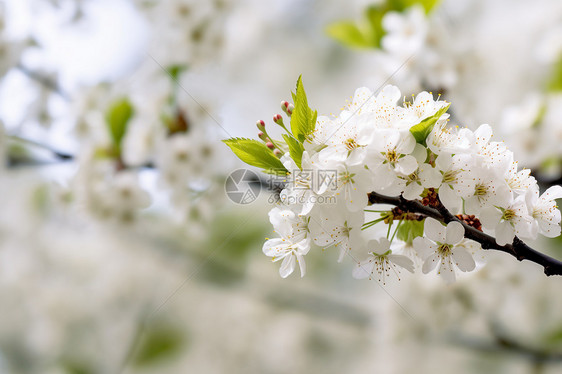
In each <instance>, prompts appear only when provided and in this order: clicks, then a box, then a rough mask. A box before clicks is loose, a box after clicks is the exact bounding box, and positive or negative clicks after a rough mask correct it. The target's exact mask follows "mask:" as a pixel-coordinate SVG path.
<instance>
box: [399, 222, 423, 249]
mask: <svg viewBox="0 0 562 374" xmlns="http://www.w3.org/2000/svg"><path fill="white" fill-rule="evenodd" d="M418 236H423V221H409V220H403V221H402V224H401V225H400V227H399V228H398V233H397V237H398V239H400V240H402V241H403V242H405V243H407V244H412V243H413V242H414V239H415V238H417V237H418Z"/></svg>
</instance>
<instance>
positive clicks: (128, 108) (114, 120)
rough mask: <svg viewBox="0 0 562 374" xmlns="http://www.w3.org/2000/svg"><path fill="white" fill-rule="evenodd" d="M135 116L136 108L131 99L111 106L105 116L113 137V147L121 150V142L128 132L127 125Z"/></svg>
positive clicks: (121, 100) (124, 99)
mask: <svg viewBox="0 0 562 374" xmlns="http://www.w3.org/2000/svg"><path fill="white" fill-rule="evenodd" d="M133 114H134V108H133V105H132V104H131V102H130V101H129V99H127V98H123V99H120V100H117V101H115V102H113V103H112V104H111V106H110V107H109V109H108V110H107V112H106V115H105V121H106V123H107V127H108V129H109V134H110V135H111V140H112V141H113V145H114V146H115V147H116V148H117V149H120V148H121V141H122V140H123V137H124V136H125V133H126V132H127V124H128V123H129V120H130V119H131V117H132V116H133Z"/></svg>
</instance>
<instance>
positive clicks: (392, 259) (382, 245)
mask: <svg viewBox="0 0 562 374" xmlns="http://www.w3.org/2000/svg"><path fill="white" fill-rule="evenodd" d="M367 248H368V250H369V257H368V258H367V259H365V260H363V261H361V262H359V263H358V264H357V266H356V267H355V268H354V269H353V278H356V279H364V278H369V280H370V279H372V278H373V277H376V278H377V279H378V281H379V282H382V284H383V285H385V284H386V279H387V278H388V277H389V276H392V273H394V274H395V275H396V277H397V278H398V280H400V269H399V268H403V269H406V270H407V271H409V272H410V273H413V272H414V262H413V261H412V260H411V259H410V258H408V257H407V256H404V255H398V254H393V253H392V250H391V249H390V241H389V240H388V239H387V238H381V239H380V240H370V241H369V242H368V243H367Z"/></svg>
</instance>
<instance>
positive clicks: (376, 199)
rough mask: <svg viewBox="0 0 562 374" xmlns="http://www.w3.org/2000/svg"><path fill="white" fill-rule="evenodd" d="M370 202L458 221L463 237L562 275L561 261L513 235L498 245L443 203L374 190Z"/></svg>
mask: <svg viewBox="0 0 562 374" xmlns="http://www.w3.org/2000/svg"><path fill="white" fill-rule="evenodd" d="M369 203H370V204H389V205H394V206H396V207H398V208H400V209H401V210H402V211H404V212H409V213H418V214H422V215H424V216H426V217H431V218H435V219H436V220H438V221H441V222H443V223H450V222H460V223H461V224H462V225H463V226H464V229H465V234H464V235H465V237H466V238H468V239H472V240H474V241H476V242H478V243H480V245H481V246H482V248H484V249H495V250H498V251H502V252H505V253H509V254H510V255H512V256H514V257H515V258H517V259H518V260H519V261H523V260H528V261H532V262H535V263H537V264H539V265H541V266H543V267H544V273H545V274H546V275H562V261H559V260H557V259H555V258H552V257H549V256H547V255H545V254H543V253H541V252H538V251H536V250H535V249H533V248H531V247H529V246H528V245H527V244H525V243H524V242H523V241H522V240H521V239H519V238H517V237H515V238H514V241H513V244H506V245H499V244H498V243H497V242H496V239H495V238H494V237H492V236H490V235H487V234H485V233H484V232H482V231H480V230H478V229H476V228H474V227H472V226H470V225H468V224H467V223H466V222H464V221H462V220H460V219H459V218H458V217H456V216H454V215H453V214H452V213H451V212H449V210H448V209H447V208H445V206H443V204H441V203H440V202H439V205H438V206H437V208H432V207H430V206H425V205H423V204H422V203H421V202H419V201H417V200H406V199H404V197H402V196H398V197H392V196H385V195H381V194H379V193H376V192H371V193H369Z"/></svg>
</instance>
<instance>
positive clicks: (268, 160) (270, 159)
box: [223, 138, 287, 175]
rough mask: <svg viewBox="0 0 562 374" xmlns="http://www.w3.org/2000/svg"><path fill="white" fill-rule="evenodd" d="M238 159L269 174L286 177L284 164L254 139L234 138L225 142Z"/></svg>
mask: <svg viewBox="0 0 562 374" xmlns="http://www.w3.org/2000/svg"><path fill="white" fill-rule="evenodd" d="M223 142H224V143H225V144H226V145H227V146H229V147H230V149H231V150H232V152H234V154H235V155H236V156H238V158H239V159H240V160H242V161H244V162H245V163H247V164H248V165H251V166H255V167H258V168H261V169H263V171H264V172H266V173H268V174H281V175H285V174H286V173H287V169H285V166H283V163H282V162H281V161H280V160H279V159H278V158H277V157H276V156H275V155H274V154H273V152H271V150H270V149H269V148H267V147H266V146H265V144H263V143H262V142H260V141H258V140H253V139H244V138H232V139H227V140H223Z"/></svg>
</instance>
